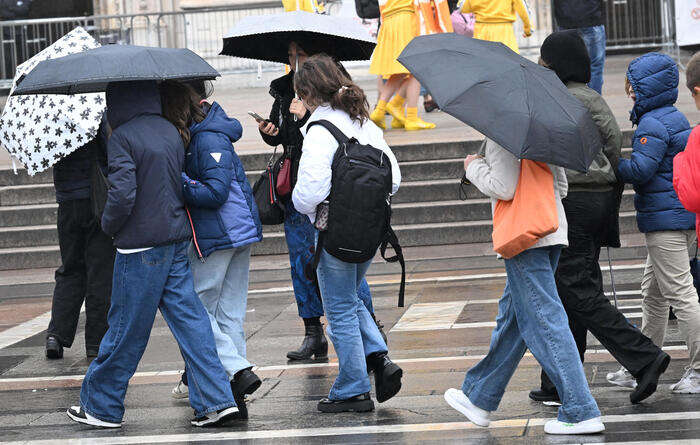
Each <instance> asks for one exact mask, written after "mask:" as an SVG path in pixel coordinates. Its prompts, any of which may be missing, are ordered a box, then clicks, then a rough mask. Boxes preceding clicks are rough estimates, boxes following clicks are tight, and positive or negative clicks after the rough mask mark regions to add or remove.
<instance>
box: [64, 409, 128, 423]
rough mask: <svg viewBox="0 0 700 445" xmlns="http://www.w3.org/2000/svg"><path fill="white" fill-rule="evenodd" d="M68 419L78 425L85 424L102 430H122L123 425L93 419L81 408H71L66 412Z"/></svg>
mask: <svg viewBox="0 0 700 445" xmlns="http://www.w3.org/2000/svg"><path fill="white" fill-rule="evenodd" d="M66 414H68V417H70V418H71V419H72V420H74V421H76V422H78V423H84V424H85V425H92V426H98V427H100V428H121V426H122V424H121V423H112V422H105V421H104V420H100V419H97V418H95V417H92V416H91V415H90V414H88V413H86V412H85V411H84V410H83V409H82V408H81V407H80V406H71V407H70V408H68V411H66Z"/></svg>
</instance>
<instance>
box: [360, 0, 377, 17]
mask: <svg viewBox="0 0 700 445" xmlns="http://www.w3.org/2000/svg"><path fill="white" fill-rule="evenodd" d="M355 11H356V12H357V16H358V17H359V18H361V19H378V18H379V1H378V0H355Z"/></svg>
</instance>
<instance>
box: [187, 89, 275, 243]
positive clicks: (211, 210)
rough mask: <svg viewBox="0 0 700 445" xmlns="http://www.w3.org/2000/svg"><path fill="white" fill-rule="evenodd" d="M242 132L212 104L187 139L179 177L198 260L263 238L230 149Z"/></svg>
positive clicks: (245, 180) (247, 185)
mask: <svg viewBox="0 0 700 445" xmlns="http://www.w3.org/2000/svg"><path fill="white" fill-rule="evenodd" d="M242 131H243V129H242V128H241V124H240V123H239V122H238V121H237V120H236V119H232V118H230V117H228V116H227V115H226V112H224V110H223V109H222V108H221V107H220V106H219V104H217V103H216V102H214V104H213V105H212V106H211V108H210V109H209V111H208V113H207V117H206V118H205V119H204V120H203V121H202V122H200V123H198V124H194V125H192V126H191V127H190V135H191V137H192V139H191V141H190V146H189V147H188V149H187V155H186V156H185V173H184V174H183V176H182V179H183V183H184V195H185V202H186V203H187V205H188V207H189V210H190V213H191V215H192V221H193V225H194V233H195V241H196V242H197V247H198V249H199V250H200V251H201V255H202V256H203V257H207V256H209V254H211V253H212V252H214V251H216V250H221V249H230V248H233V247H241V246H246V245H248V244H252V243H255V242H258V241H260V240H262V225H261V224H260V217H259V216H258V208H257V206H256V205H255V200H254V199H253V192H252V190H251V187H250V183H249V182H248V178H247V177H246V174H245V170H244V169H243V164H242V163H241V160H240V159H239V158H238V156H237V155H236V152H235V151H234V150H233V145H231V144H232V143H233V142H236V141H237V140H238V139H240V137H241V133H242Z"/></svg>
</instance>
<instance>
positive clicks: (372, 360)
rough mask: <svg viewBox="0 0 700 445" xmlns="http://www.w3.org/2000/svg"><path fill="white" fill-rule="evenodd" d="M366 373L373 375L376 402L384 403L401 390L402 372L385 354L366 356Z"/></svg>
mask: <svg viewBox="0 0 700 445" xmlns="http://www.w3.org/2000/svg"><path fill="white" fill-rule="evenodd" d="M367 372H373V373H374V388H375V390H376V392H377V402H379V403H384V402H386V401H387V400H389V399H390V398H392V397H394V396H395V395H396V394H398V392H399V391H400V390H401V377H402V376H403V370H402V369H401V368H399V365H397V364H396V363H394V362H392V361H391V360H389V356H388V355H387V354H386V352H374V353H372V354H370V355H369V356H367Z"/></svg>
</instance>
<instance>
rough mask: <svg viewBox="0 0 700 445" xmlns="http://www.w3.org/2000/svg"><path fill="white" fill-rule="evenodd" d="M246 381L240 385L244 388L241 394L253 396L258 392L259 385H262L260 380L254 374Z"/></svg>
mask: <svg viewBox="0 0 700 445" xmlns="http://www.w3.org/2000/svg"><path fill="white" fill-rule="evenodd" d="M246 380H247V381H245V382H244V383H243V385H242V386H243V387H244V388H245V389H243V391H242V392H243V394H253V393H254V392H255V391H257V390H258V388H260V385H262V380H260V378H259V377H258V376H256V375H255V374H253V375H251V376H250V377H249V378H248V379H246Z"/></svg>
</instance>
